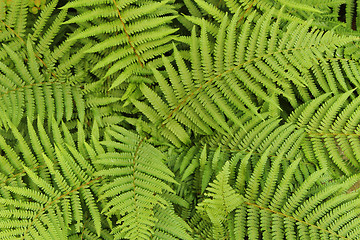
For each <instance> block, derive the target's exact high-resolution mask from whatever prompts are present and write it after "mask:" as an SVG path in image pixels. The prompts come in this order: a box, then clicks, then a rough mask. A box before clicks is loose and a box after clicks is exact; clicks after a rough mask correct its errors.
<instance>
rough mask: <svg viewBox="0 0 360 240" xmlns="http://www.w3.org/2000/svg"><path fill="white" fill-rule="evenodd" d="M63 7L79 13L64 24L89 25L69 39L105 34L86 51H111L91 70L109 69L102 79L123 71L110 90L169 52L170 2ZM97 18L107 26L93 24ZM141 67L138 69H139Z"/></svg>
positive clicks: (171, 11)
mask: <svg viewBox="0 0 360 240" xmlns="http://www.w3.org/2000/svg"><path fill="white" fill-rule="evenodd" d="M64 8H66V9H67V8H76V9H79V10H80V11H82V10H83V9H86V10H87V11H83V13H82V14H80V15H78V16H76V17H74V18H72V19H70V20H69V21H67V22H66V23H77V24H79V25H80V26H81V25H83V22H89V23H90V24H91V25H90V27H86V28H84V30H83V31H82V32H81V33H78V34H76V35H75V36H73V37H72V38H71V39H70V40H76V39H81V38H86V37H90V36H98V35H101V34H106V35H107V36H108V39H107V40H104V41H103V42H99V43H97V44H95V45H94V46H93V47H92V48H90V49H89V50H88V51H87V52H89V53H95V52H104V51H107V52H108V50H109V49H111V52H109V54H107V56H106V57H104V58H103V59H102V60H100V61H98V63H97V64H96V65H95V66H94V68H93V71H96V70H97V69H99V68H104V67H106V66H109V64H110V65H112V66H110V68H109V69H108V70H107V73H106V75H105V77H107V76H110V75H112V74H114V73H117V72H119V71H120V72H122V73H120V75H118V76H117V78H116V79H115V81H113V83H112V85H111V87H110V89H112V88H115V87H118V86H119V85H120V84H121V83H123V82H126V81H129V78H130V77H131V76H132V75H133V74H135V73H139V72H141V71H142V67H144V64H146V63H147V62H151V61H152V60H153V59H156V58H157V57H158V56H160V55H161V54H164V53H166V52H168V51H169V50H170V49H171V46H170V45H169V43H170V41H171V40H172V39H171V35H172V34H173V33H174V32H175V31H176V29H173V28H171V27H169V26H168V25H169V23H170V22H171V21H172V20H173V19H174V16H172V15H174V13H175V11H174V10H173V9H172V7H171V5H170V4H169V0H165V1H162V2H156V1H150V2H145V3H144V2H142V1H125V2H124V1H115V0H114V1H104V2H97V3H86V1H83V0H78V1H73V2H71V3H68V4H67V5H66V6H65V7H64ZM97 18H107V19H108V21H107V22H106V23H102V24H100V25H93V21H94V20H97ZM139 66H140V68H139Z"/></svg>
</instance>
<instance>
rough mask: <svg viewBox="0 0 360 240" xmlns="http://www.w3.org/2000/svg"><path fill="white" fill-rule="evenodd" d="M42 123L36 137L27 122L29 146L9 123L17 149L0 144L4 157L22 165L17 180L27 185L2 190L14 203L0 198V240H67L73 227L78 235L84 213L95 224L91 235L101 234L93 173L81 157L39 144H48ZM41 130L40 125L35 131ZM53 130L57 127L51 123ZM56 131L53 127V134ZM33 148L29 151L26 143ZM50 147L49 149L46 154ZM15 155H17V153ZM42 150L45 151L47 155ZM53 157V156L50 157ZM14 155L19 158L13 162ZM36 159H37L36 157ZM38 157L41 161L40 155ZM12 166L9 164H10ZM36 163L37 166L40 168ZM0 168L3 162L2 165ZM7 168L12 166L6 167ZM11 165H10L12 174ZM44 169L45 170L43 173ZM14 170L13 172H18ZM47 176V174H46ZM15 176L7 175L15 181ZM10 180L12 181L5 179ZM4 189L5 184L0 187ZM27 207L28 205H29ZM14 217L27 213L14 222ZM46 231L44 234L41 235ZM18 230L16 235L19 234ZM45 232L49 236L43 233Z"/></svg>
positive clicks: (67, 149) (68, 150)
mask: <svg viewBox="0 0 360 240" xmlns="http://www.w3.org/2000/svg"><path fill="white" fill-rule="evenodd" d="M41 122H42V121H41V120H40V119H39V120H38V127H39V130H40V131H39V133H38V134H37V133H36V132H35V131H34V126H32V122H31V121H30V120H28V129H29V135H30V139H31V141H30V140H27V139H26V138H25V137H24V136H23V135H22V134H21V133H20V132H19V130H18V129H17V128H16V127H15V126H14V125H13V124H12V123H8V124H9V127H10V129H11V130H12V133H13V135H14V139H16V140H17V141H18V144H17V148H16V149H14V148H13V149H12V148H11V147H10V146H9V145H6V143H4V142H2V143H1V147H2V148H3V149H4V150H5V151H6V152H7V153H8V154H7V157H13V158H14V159H19V161H21V162H22V163H23V164H24V165H23V166H22V169H24V170H25V171H24V172H20V175H19V176H20V177H21V178H24V176H23V175H24V174H26V175H27V176H28V177H29V179H31V181H30V182H29V183H28V184H15V185H14V184H13V185H12V186H11V185H5V186H2V188H3V189H4V191H7V192H9V193H12V194H13V195H14V196H15V197H13V198H12V197H9V196H8V195H7V194H2V196H1V198H0V201H1V203H2V205H3V206H4V209H3V210H5V212H7V214H9V213H11V212H14V214H11V215H9V217H8V220H7V222H8V223H6V221H4V220H3V219H2V220H1V224H0V232H1V234H0V238H1V239H3V238H4V239H6V238H7V237H10V238H11V237H12V238H32V239H43V238H50V239H56V238H58V237H59V238H67V236H68V235H69V234H70V233H69V231H68V230H69V227H70V226H72V225H73V224H74V225H75V231H76V232H79V231H80V230H81V228H82V226H83V223H82V220H83V215H84V214H83V212H84V211H85V209H87V210H88V211H89V213H90V216H91V219H92V220H93V222H94V227H95V229H96V233H97V234H98V235H100V233H101V216H100V210H99V206H100V205H99V204H98V203H96V201H95V199H96V198H97V195H96V194H97V191H98V187H97V186H96V184H95V183H96V181H98V180H99V179H100V178H96V177H94V173H95V170H96V169H95V168H94V167H93V166H92V164H91V163H90V162H88V161H87V160H85V158H84V157H83V155H82V154H85V153H80V152H79V151H78V150H77V149H75V148H74V147H72V146H67V145H66V143H65V142H69V140H65V141H64V142H59V141H58V140H57V139H56V138H55V142H46V143H44V142H43V139H49V137H48V134H47V133H45V132H44V131H42V130H41ZM39 124H40V125H39ZM53 124H56V121H55V120H53ZM62 128H63V133H60V134H61V135H63V136H64V137H65V139H66V138H68V137H70V138H72V136H71V135H70V136H68V137H67V136H66V134H67V133H66V132H67V131H68V130H67V129H66V126H64V125H63V127H62ZM55 129H56V128H55V127H54V126H53V132H52V134H56V133H55V132H54V131H56V130H55ZM27 141H29V142H32V143H34V144H33V145H34V148H32V147H30V146H31V145H29V144H28V142H27ZM49 147H50V148H51V149H49ZM17 149H19V150H17ZM43 149H48V150H50V153H51V154H49V155H47V154H46V153H45V152H46V151H44V150H43ZM52 151H54V152H52ZM16 152H19V153H21V155H22V157H21V160H20V157H19V156H16V155H15V154H16ZM34 153H36V157H35V154H34ZM40 154H41V155H40ZM12 162H13V161H8V164H11V163H12ZM39 163H41V164H42V165H39ZM2 164H4V162H2ZM10 166H11V165H10ZM15 167H16V165H14V168H15ZM44 168H46V169H44ZM22 169H17V170H20V171H21V170H22ZM49 173H50V174H49ZM17 174H19V173H17V172H16V171H14V172H12V175H13V176H16V175H17ZM9 176H10V177H9V179H11V178H12V177H13V176H11V175H9ZM1 184H2V185H4V182H3V183H1ZM29 202H31V204H30V203H29ZM16 212H18V213H19V212H24V213H25V212H26V213H27V214H26V215H24V214H23V215H22V216H19V215H18V214H16ZM46 229H47V230H46ZM20 230H21V231H20ZM46 231H48V232H47V233H46Z"/></svg>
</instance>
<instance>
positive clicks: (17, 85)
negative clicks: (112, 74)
mask: <svg viewBox="0 0 360 240" xmlns="http://www.w3.org/2000/svg"><path fill="white" fill-rule="evenodd" d="M4 49H5V50H6V51H7V53H8V54H9V56H10V57H11V59H12V60H13V62H14V64H15V66H16V68H17V70H16V71H13V70H12V69H11V68H9V67H8V66H7V65H5V64H4V63H1V62H0V70H1V74H0V85H1V86H0V88H1V91H2V92H1V95H0V101H1V103H2V104H1V106H0V108H1V110H0V111H1V112H2V113H3V114H4V115H3V116H4V117H5V116H7V118H8V119H10V120H11V121H12V122H13V123H14V124H15V125H18V124H20V122H21V120H22V118H23V117H28V118H30V120H31V121H32V120H34V119H35V116H36V115H39V116H40V118H41V120H42V121H44V119H45V116H46V117H47V118H49V119H51V118H52V116H55V117H58V118H57V120H58V121H60V120H62V119H63V118H65V119H66V120H70V119H71V118H74V117H75V116H74V112H73V109H74V103H75V106H76V108H77V110H78V112H79V114H78V117H79V118H80V120H81V121H83V120H84V115H85V113H84V112H85V107H84V103H83V101H84V100H83V99H82V96H81V94H80V91H79V89H78V87H72V86H70V85H68V84H67V83H64V82H60V81H58V80H57V79H56V78H50V79H47V78H46V77H45V75H44V74H43V73H42V72H41V71H40V70H39V65H38V64H37V62H36V59H35V55H34V52H33V48H32V46H31V42H30V41H28V55H29V61H28V64H27V66H26V65H25V64H24V62H23V60H22V58H21V57H20V56H19V55H17V54H16V53H15V52H14V51H13V50H12V49H10V48H9V47H8V46H6V45H4ZM73 102H74V103H73ZM3 119H4V121H3V120H0V123H1V125H3V126H4V125H6V120H5V118H3Z"/></svg>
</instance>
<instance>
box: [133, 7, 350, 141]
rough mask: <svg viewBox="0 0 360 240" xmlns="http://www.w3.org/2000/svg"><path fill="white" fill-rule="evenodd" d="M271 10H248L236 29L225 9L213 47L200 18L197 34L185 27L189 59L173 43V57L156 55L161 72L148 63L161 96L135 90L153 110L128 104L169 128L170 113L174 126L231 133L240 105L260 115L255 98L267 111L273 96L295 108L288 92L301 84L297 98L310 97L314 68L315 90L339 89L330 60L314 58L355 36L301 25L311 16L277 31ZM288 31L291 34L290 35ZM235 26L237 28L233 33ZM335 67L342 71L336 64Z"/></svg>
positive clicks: (292, 94)
mask: <svg viewBox="0 0 360 240" xmlns="http://www.w3.org/2000/svg"><path fill="white" fill-rule="evenodd" d="M272 17H273V13H272V12H271V11H269V12H268V13H267V14H265V15H263V16H261V17H260V18H259V19H257V20H256V23H255V20H254V18H255V15H254V14H253V15H251V16H250V17H249V18H248V19H247V20H246V21H245V23H244V24H243V27H242V29H238V27H237V22H238V21H239V20H240V16H239V12H238V13H237V14H235V15H234V17H233V18H232V19H231V20H230V21H229V20H227V19H228V17H226V16H225V17H224V18H223V19H222V20H223V21H222V23H221V25H220V26H219V28H218V30H217V31H216V32H217V35H215V36H214V37H215V38H216V41H215V46H214V48H212V46H211V45H210V43H209V36H208V30H207V25H206V24H202V25H200V26H201V34H200V38H197V37H196V33H195V31H193V33H192V42H191V43H190V54H191V57H192V62H191V63H188V62H186V61H185V60H184V58H183V57H182V56H181V54H180V53H179V51H178V50H177V48H176V47H174V56H175V61H174V64H171V63H170V61H169V59H168V58H167V57H163V63H164V66H165V68H166V72H165V73H164V74H162V73H161V72H159V71H158V70H156V69H154V68H153V69H152V70H153V74H154V76H155V78H156V80H157V82H158V83H159V86H160V88H161V90H162V93H163V94H164V98H165V99H164V100H163V99H162V96H161V95H158V94H156V92H154V91H152V90H150V88H148V87H147V86H145V85H142V86H141V91H142V93H143V94H144V96H145V97H146V98H147V99H148V100H149V102H150V103H151V105H152V108H153V109H154V110H153V111H150V110H149V108H148V107H145V106H144V105H143V103H141V106H140V104H139V103H138V102H134V104H135V106H136V107H138V108H139V110H140V111H141V112H143V113H144V114H145V115H146V116H147V117H148V118H149V120H150V121H151V122H152V123H154V124H159V121H161V128H168V129H169V130H170V131H171V132H174V130H172V129H171V128H173V129H174V127H170V126H168V125H169V123H170V122H172V121H174V120H175V121H176V122H178V123H177V125H178V126H177V129H178V130H177V132H178V133H180V131H181V132H184V130H182V129H183V127H182V126H187V127H189V128H190V129H191V130H192V131H194V133H197V134H202V135H203V134H210V133H211V131H210V130H211V129H209V127H211V128H212V129H214V130H216V131H219V132H221V133H230V134H231V133H232V132H231V130H230V127H229V123H228V121H227V120H226V119H229V120H230V121H231V123H234V124H235V125H237V126H241V127H242V128H244V127H243V126H242V121H241V120H240V117H241V113H243V112H246V110H247V109H249V110H251V112H252V113H253V114H255V115H258V116H261V115H260V113H259V108H258V104H259V103H261V104H264V105H265V106H269V107H268V108H267V109H266V108H264V109H262V111H270V110H272V109H276V108H277V107H278V108H280V107H279V105H278V104H279V101H280V100H279V99H281V98H282V97H285V98H286V99H287V101H288V102H289V103H290V104H292V107H294V108H295V107H297V105H298V103H297V101H296V100H295V94H297V93H298V92H301V93H306V92H307V93H306V94H305V95H303V97H304V100H305V99H308V98H309V94H312V95H315V96H318V95H319V89H318V88H317V86H315V85H314V84H313V83H312V82H314V80H313V79H311V75H313V74H315V76H316V77H318V81H319V84H320V85H321V86H322V87H323V90H322V91H324V92H326V91H334V92H338V91H339V90H338V87H337V83H336V80H335V79H334V78H333V73H332V72H331V70H330V69H331V65H330V64H329V63H327V62H326V60H321V61H320V64H321V65H322V66H323V67H322V68H319V66H318V64H319V60H318V59H325V57H326V56H327V54H328V53H333V52H334V50H335V48H336V47H339V46H343V45H345V44H346V43H348V42H349V41H353V40H356V39H357V38H354V37H349V38H344V37H341V36H337V35H335V34H333V33H331V32H327V33H326V34H325V35H323V36H320V35H319V34H321V33H320V32H319V31H312V32H308V30H309V26H310V24H311V22H307V23H306V24H297V23H295V22H293V23H291V24H290V25H288V26H286V27H285V29H282V30H285V32H284V33H283V34H282V35H279V34H280V32H281V31H279V30H280V29H278V28H279V27H280V26H281V25H282V24H283V22H284V21H283V20H282V19H281V16H278V19H277V20H276V21H273V20H272ZM203 23H205V21H203ZM295 32H296V37H293V35H294V34H295ZM237 34H240V35H239V37H238V38H236V35H237ZM270 36H271V37H270ZM290 37H292V39H291V40H290ZM295 39H296V41H295ZM330 39H331V42H330ZM235 53H236V54H235ZM325 54H326V55H325ZM188 66H191V68H189V67H188ZM177 69H178V70H177ZM177 71H178V72H177ZM313 71H314V73H313ZM336 73H337V75H338V76H340V75H341V74H340V72H339V71H337V72H336ZM165 76H167V78H168V80H167V78H166V77H165ZM341 76H342V75H341ZM344 78H345V76H342V78H339V81H345V80H344ZM321 79H322V80H321ZM168 81H169V82H171V84H172V87H170V86H169V83H168ZM274 99H275V100H274ZM277 111H279V109H278V110H277ZM155 112H157V116H156V117H155ZM220 113H221V114H220ZM272 114H273V115H276V114H274V113H272ZM171 126H174V124H171ZM199 128H201V129H199ZM174 134H175V135H176V132H174ZM181 136H183V138H182V139H181V138H180V137H181ZM176 137H177V139H174V138H173V137H171V138H170V136H169V137H167V138H169V140H170V141H171V142H172V143H175V142H179V140H180V141H181V142H183V143H186V142H187V138H184V137H185V134H181V135H179V136H176Z"/></svg>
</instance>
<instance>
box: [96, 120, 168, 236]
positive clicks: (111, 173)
mask: <svg viewBox="0 0 360 240" xmlns="http://www.w3.org/2000/svg"><path fill="white" fill-rule="evenodd" d="M107 133H108V134H109V135H110V136H111V140H110V139H109V140H108V141H104V142H103V144H104V145H105V146H106V147H107V148H109V149H113V151H109V152H107V153H104V154H100V155H99V157H98V160H97V161H96V163H97V164H101V165H104V166H107V168H106V169H103V170H100V171H98V172H97V173H96V175H97V176H103V178H106V179H108V183H107V184H105V185H103V186H102V187H101V189H100V191H101V195H100V199H107V200H108V203H107V204H106V205H105V207H104V209H103V212H104V213H105V214H106V215H109V216H111V215H115V214H116V215H118V216H120V217H119V220H118V225H117V226H116V227H115V228H114V229H113V231H112V233H113V234H114V236H115V238H116V239H120V238H130V239H148V238H149V237H150V236H151V235H152V234H155V233H154V229H153V228H154V226H155V223H156V221H157V220H156V215H154V211H155V208H156V207H157V206H167V205H168V204H169V203H168V202H167V201H166V200H165V199H164V198H163V197H161V193H162V192H163V191H169V192H172V191H173V190H172V189H171V188H170V186H169V185H168V183H167V182H170V183H173V182H175V180H174V179H173V173H172V172H171V171H170V170H169V169H168V168H167V167H166V165H165V164H164V162H163V159H164V155H163V154H162V153H161V152H160V151H159V150H157V149H156V148H154V147H153V146H151V145H150V144H148V143H146V140H145V139H141V138H140V137H139V136H138V135H136V134H134V133H132V132H130V131H128V130H125V129H124V128H121V127H117V126H113V127H111V128H109V129H108V130H107Z"/></svg>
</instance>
